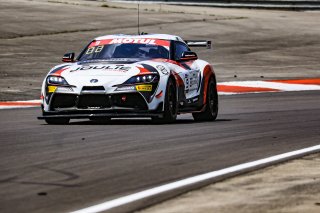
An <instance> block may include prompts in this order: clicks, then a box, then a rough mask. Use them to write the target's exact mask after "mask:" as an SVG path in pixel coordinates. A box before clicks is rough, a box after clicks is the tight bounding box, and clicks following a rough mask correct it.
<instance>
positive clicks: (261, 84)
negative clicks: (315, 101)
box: [218, 81, 320, 91]
mask: <svg viewBox="0 0 320 213" xmlns="http://www.w3.org/2000/svg"><path fill="white" fill-rule="evenodd" d="M218 85H226V86H240V87H256V88H269V89H277V90H281V91H307V90H320V86H319V85H304V84H288V83H278V82H268V81H231V82H221V83H218Z"/></svg>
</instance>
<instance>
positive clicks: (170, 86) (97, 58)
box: [38, 34, 218, 124]
mask: <svg viewBox="0 0 320 213" xmlns="http://www.w3.org/2000/svg"><path fill="white" fill-rule="evenodd" d="M191 46H207V47H208V48H209V47H210V46H211V42H210V41H194V40H193V41H184V40H182V39H181V38H180V37H178V36H175V35H167V34H144V35H122V34H121V35H107V36H102V37H98V38H95V39H94V40H93V41H92V42H90V43H89V44H88V45H87V47H86V48H85V49H84V50H83V51H82V52H81V53H80V55H79V56H78V57H77V58H76V59H74V56H75V54H74V53H68V54H65V55H64V57H63V59H62V61H63V62H66V63H64V64H60V65H58V66H55V67H53V68H52V69H51V70H50V72H49V73H48V75H47V76H46V77H45V79H44V81H43V85H42V90H41V99H42V113H43V114H42V116H40V117H38V118H39V119H44V120H45V121H46V122H47V123H48V124H67V123H69V121H70V119H79V118H81V119H82V118H89V119H90V120H96V121H107V120H110V118H118V117H151V118H152V120H153V121H155V122H158V123H170V122H173V121H175V119H176V117H177V115H178V114H180V113H192V115H193V118H194V119H195V120H198V121H209V120H215V119H216V117H217V114H218V95H217V88H216V76H215V73H214V71H213V68H212V66H211V65H210V64H209V63H208V62H206V61H203V60H200V59H198V57H197V54H196V53H194V52H191V51H190V48H189V47H191Z"/></svg>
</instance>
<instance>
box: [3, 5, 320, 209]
mask: <svg viewBox="0 0 320 213" xmlns="http://www.w3.org/2000/svg"><path fill="white" fill-rule="evenodd" d="M0 8H1V10H0V15H1V19H0V24H1V28H0V47H1V49H2V50H3V51H2V52H1V53H0V100H28V99H38V98H39V93H40V85H41V81H42V79H43V78H44V76H45V75H46V73H47V72H48V70H49V68H50V67H52V66H53V65H55V64H57V63H60V60H61V57H62V55H63V54H64V53H66V52H69V51H75V52H77V53H79V51H80V50H81V48H82V47H83V46H84V45H86V43H88V42H89V41H90V39H92V38H94V37H96V36H100V35H103V34H111V33H132V34H134V33H136V32H137V28H136V18H137V10H136V5H134V4H119V3H109V2H108V3H106V2H95V1H74V0H69V1H59V0H57V1H56V0H50V1H46V0H43V1H40V0H34V1H28V0H15V1H10V0H0ZM140 8H141V14H140V15H141V16H140V17H141V20H140V21H141V29H142V31H145V32H154V33H169V34H178V35H181V36H182V37H183V38H185V39H210V40H213V47H214V48H213V50H209V51H208V50H199V51H198V53H199V56H200V57H201V58H204V59H206V60H208V61H210V62H211V63H212V64H213V65H214V67H215V71H216V73H217V76H218V81H220V82H221V81H230V80H257V79H287V78H308V77H310V78H314V77H319V72H320V70H319V67H320V63H319V58H320V51H319V49H320V43H319V35H320V21H319V20H320V12H319V11H304V12H294V11H271V10H268V11H265V10H245V9H221V8H201V7H181V6H167V5H141V6H140ZM319 159H320V155H319V154H318V155H313V156H309V157H304V158H302V159H300V160H296V161H292V162H290V163H286V164H283V165H280V166H274V167H269V168H267V169H263V170H259V171H256V172H253V173H249V174H247V175H243V176H238V177H235V178H232V179H229V180H225V181H223V182H220V183H217V184H213V185H211V186H208V187H206V188H203V189H201V190H199V191H194V192H190V193H188V194H185V195H183V196H181V197H179V198H177V199H174V200H172V201H169V202H166V203H163V204H160V206H157V207H155V208H152V209H150V210H147V211H148V212H150V211H151V212H166V213H168V212H319V211H320V207H319V203H320V200H319V199H320V198H319V194H320V184H319V181H320V180H319V177H320V174H319V171H320V170H319V163H320V161H319ZM198 199H200V200H198ZM195 203H199V204H200V205H199V206H198V207H196V205H195ZM167 206H168V207H170V206H171V207H172V210H170V209H166V210H164V208H165V207H167ZM182 207H183V208H184V209H183V210H181V208H182Z"/></svg>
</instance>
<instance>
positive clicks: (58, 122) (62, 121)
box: [44, 118, 70, 125]
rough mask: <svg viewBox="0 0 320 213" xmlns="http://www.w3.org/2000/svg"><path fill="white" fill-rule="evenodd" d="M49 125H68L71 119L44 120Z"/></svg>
mask: <svg viewBox="0 0 320 213" xmlns="http://www.w3.org/2000/svg"><path fill="white" fill-rule="evenodd" d="M44 120H45V121H46V123H47V124H54V125H57V124H68V123H69V121H70V118H45V119H44Z"/></svg>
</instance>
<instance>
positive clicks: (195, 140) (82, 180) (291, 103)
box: [0, 91, 320, 212]
mask: <svg viewBox="0 0 320 213" xmlns="http://www.w3.org/2000/svg"><path fill="white" fill-rule="evenodd" d="M39 114H40V109H38V108H30V109H6V110H1V111H0V118H1V123H0V125H1V127H0V142H1V149H0V174H1V176H0V177H1V179H0V197H1V199H0V212H68V211H73V210H78V209H81V208H84V207H88V206H90V205H94V204H98V203H100V202H103V201H107V200H111V199H114V198H118V197H121V196H124V195H128V194H131V193H134V192H138V191H141V190H144V189H148V188H151V187H155V186H158V185H161V184H165V183H168V182H172V181H175V180H179V179H182V178H185V177H189V176H193V175H197V174H201V173H205V172H208V171H213V170H219V169H223V168H226V167H229V166H233V165H236V164H240V163H245V162H248V161H253V160H258V159H261V158H265V157H269V156H272V155H276V154H281V153H284V152H288V151H293V150H297V149H301V148H305V147H309V146H313V145H318V144H319V141H320V125H319V120H320V99H319V92H318V91H308V92H282V93H261V94H245V95H231V96H220V114H219V116H218V119H217V121H216V122H194V121H193V120H192V117H191V116H190V115H182V116H180V117H179V119H178V120H177V122H176V123H174V124H170V125H154V124H152V123H151V121H149V120H139V119H135V120H114V121H112V122H111V123H110V124H103V125H100V124H95V123H92V122H90V121H87V120H81V121H79V120H78V121H77V120H73V121H72V122H71V124H70V125H56V126H54V125H46V124H45V123H44V122H43V121H39V120H37V119H36V116H38V115H39ZM139 207H143V204H141V206H139Z"/></svg>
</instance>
